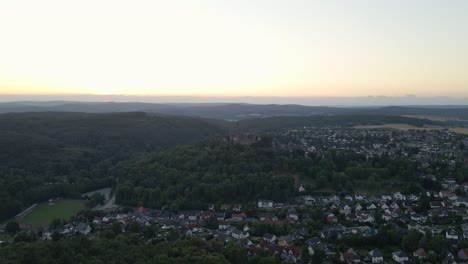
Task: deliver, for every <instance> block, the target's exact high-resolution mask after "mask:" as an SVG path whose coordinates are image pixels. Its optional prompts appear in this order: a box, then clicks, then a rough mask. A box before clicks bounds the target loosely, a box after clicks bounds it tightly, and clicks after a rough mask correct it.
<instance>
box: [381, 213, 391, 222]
mask: <svg viewBox="0 0 468 264" xmlns="http://www.w3.org/2000/svg"><path fill="white" fill-rule="evenodd" d="M382 219H383V220H385V221H390V220H391V219H392V215H391V214H389V213H384V214H383V215H382Z"/></svg>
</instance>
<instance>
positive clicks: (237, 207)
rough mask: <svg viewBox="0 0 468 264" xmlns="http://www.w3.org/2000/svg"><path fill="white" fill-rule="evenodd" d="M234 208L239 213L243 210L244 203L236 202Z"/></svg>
mask: <svg viewBox="0 0 468 264" xmlns="http://www.w3.org/2000/svg"><path fill="white" fill-rule="evenodd" d="M232 210H233V211H234V212H237V213H239V212H240V211H241V210H242V205H240V204H235V205H234V206H233V207H232Z"/></svg>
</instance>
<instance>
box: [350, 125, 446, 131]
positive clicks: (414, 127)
mask: <svg viewBox="0 0 468 264" xmlns="http://www.w3.org/2000/svg"><path fill="white" fill-rule="evenodd" d="M354 128H357V129H384V128H387V129H399V130H409V129H427V130H434V129H440V127H416V126H413V125H408V124H384V125H365V126H355V127H354Z"/></svg>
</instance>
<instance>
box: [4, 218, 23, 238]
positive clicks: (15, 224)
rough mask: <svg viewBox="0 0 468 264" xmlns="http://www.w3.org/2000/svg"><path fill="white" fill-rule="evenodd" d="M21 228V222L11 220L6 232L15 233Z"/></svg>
mask: <svg viewBox="0 0 468 264" xmlns="http://www.w3.org/2000/svg"><path fill="white" fill-rule="evenodd" d="M19 230H20V226H19V223H18V222H16V221H10V222H8V223H7V224H6V226H5V232H6V233H8V234H10V235H14V234H16V233H18V231H19Z"/></svg>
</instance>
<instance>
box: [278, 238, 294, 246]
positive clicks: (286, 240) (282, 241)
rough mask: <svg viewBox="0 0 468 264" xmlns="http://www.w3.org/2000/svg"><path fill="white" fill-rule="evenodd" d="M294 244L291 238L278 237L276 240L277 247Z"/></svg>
mask: <svg viewBox="0 0 468 264" xmlns="http://www.w3.org/2000/svg"><path fill="white" fill-rule="evenodd" d="M293 244H294V237H293V236H280V237H279V238H278V245H280V246H292V245H293Z"/></svg>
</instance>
